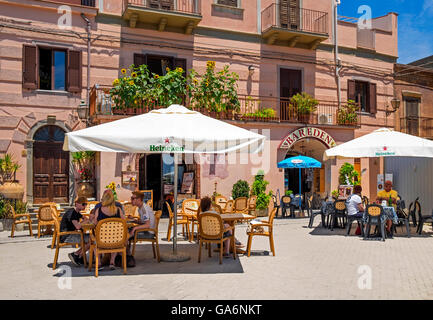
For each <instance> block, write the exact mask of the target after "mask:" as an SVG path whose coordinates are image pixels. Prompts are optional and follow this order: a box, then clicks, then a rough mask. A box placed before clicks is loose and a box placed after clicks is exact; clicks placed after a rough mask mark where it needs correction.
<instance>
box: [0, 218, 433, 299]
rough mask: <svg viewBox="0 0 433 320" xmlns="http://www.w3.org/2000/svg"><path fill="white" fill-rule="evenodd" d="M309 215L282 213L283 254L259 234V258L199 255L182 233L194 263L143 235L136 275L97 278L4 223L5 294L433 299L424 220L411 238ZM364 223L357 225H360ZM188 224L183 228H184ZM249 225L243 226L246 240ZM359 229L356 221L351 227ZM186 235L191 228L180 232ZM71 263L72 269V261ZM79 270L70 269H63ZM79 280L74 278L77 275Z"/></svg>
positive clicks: (278, 229) (278, 231)
mask: <svg viewBox="0 0 433 320" xmlns="http://www.w3.org/2000/svg"><path fill="white" fill-rule="evenodd" d="M318 220H319V218H316V223H315V226H316V227H315V228H312V229H309V228H307V227H306V226H307V224H308V220H307V219H305V218H304V219H302V218H300V219H290V220H289V219H284V220H282V219H276V220H275V222H274V225H275V228H274V232H275V234H274V239H275V248H276V256H275V257H274V256H272V254H269V252H268V250H270V249H269V242H268V240H267V238H261V237H255V238H254V240H253V246H252V248H253V254H252V255H251V257H249V258H248V257H247V256H244V255H239V259H237V260H233V259H224V261H223V264H222V265H219V264H218V255H217V253H213V255H212V258H209V257H208V256H207V253H206V251H205V250H204V249H203V252H202V262H201V263H198V262H197V254H198V245H197V244H196V243H189V242H187V241H184V240H181V241H179V244H178V250H179V252H183V253H187V254H189V255H190V256H191V259H190V260H189V261H187V262H161V263H157V262H156V260H155V259H153V255H152V249H151V247H150V245H149V244H139V245H138V247H137V252H136V261H137V266H136V267H135V268H129V269H128V274H127V275H123V273H122V271H121V270H115V271H108V270H107V271H101V272H100V276H99V277H98V278H95V277H94V275H93V273H89V272H88V271H87V269H84V268H83V267H81V268H78V267H74V266H73V265H72V263H71V262H70V261H69V259H68V257H67V254H68V253H69V252H71V251H72V249H71V248H62V249H60V254H59V267H58V268H57V269H56V270H52V269H51V266H52V262H53V258H54V252H55V250H52V249H50V244H51V238H49V237H45V238H41V239H36V238H30V236H28V235H27V233H26V232H18V233H17V234H18V236H17V237H15V238H13V239H11V238H10V237H9V232H0V257H1V259H0V270H3V272H2V273H1V276H0V277H1V280H0V283H1V287H0V299H195V300H197V299H217V300H225V299H254V300H256V299H259V300H260V299H265V300H266V299H431V298H433V259H432V258H431V257H430V253H432V252H433V233H432V230H431V226H430V225H428V226H425V227H424V232H423V235H422V236H419V235H415V232H414V231H415V230H414V229H412V237H411V238H407V237H406V236H405V232H404V231H403V229H401V228H398V234H397V235H396V236H395V237H394V239H387V240H386V241H385V242H382V241H379V240H363V239H362V238H360V237H357V236H354V235H351V236H349V237H345V236H344V231H343V230H341V229H337V230H334V231H332V232H331V231H329V230H326V229H323V228H321V227H320V226H317V225H318V223H319V222H318ZM354 227H355V225H354ZM166 230H167V220H166V219H163V220H161V225H160V234H159V236H160V239H161V241H160V243H161V246H160V247H161V254H162V255H164V254H168V253H170V252H171V251H172V245H171V244H170V243H168V242H167V241H165V240H164V239H165V237H166ZM179 230H180V229H179ZM245 231H246V225H238V226H237V227H236V235H237V238H238V239H239V240H240V241H242V242H243V243H244V244H246V240H247V237H246V233H245ZM353 232H354V228H353V229H352V233H353ZM180 238H182V237H180ZM68 267H69V268H68ZM64 269H66V271H68V270H70V271H71V277H70V278H68V277H65V276H61V275H62V273H63V272H64V271H63V270H64ZM69 280H70V281H69Z"/></svg>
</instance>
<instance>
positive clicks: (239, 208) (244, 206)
mask: <svg viewBox="0 0 433 320" xmlns="http://www.w3.org/2000/svg"><path fill="white" fill-rule="evenodd" d="M233 212H234V213H248V198H247V197H239V198H236V199H235V202H234V204H233Z"/></svg>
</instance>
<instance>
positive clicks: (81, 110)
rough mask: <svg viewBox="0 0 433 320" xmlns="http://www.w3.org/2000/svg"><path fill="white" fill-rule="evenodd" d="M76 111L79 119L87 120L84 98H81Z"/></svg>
mask: <svg viewBox="0 0 433 320" xmlns="http://www.w3.org/2000/svg"><path fill="white" fill-rule="evenodd" d="M77 113H78V118H80V120H87V103H86V101H85V100H81V102H80V104H79V105H78V108H77Z"/></svg>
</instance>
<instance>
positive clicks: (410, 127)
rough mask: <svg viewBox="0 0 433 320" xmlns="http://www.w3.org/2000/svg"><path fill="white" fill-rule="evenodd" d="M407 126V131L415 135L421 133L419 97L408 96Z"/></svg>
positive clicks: (406, 100)
mask: <svg viewBox="0 0 433 320" xmlns="http://www.w3.org/2000/svg"><path fill="white" fill-rule="evenodd" d="M405 102H406V128H407V131H406V132H407V133H408V134H412V135H414V136H418V135H419V109H418V105H419V99H416V98H406V99H405Z"/></svg>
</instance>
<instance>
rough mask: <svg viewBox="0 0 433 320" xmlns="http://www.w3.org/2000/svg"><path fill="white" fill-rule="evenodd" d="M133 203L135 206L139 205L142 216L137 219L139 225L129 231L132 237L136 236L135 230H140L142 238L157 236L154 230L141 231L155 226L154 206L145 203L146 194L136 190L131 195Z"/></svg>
mask: <svg viewBox="0 0 433 320" xmlns="http://www.w3.org/2000/svg"><path fill="white" fill-rule="evenodd" d="M131 203H132V205H133V206H136V207H138V213H139V214H140V218H139V219H138V221H137V222H138V224H139V225H138V226H136V227H134V228H132V229H131V230H130V231H129V236H130V238H132V237H134V234H135V232H140V234H139V236H140V238H146V239H153V238H154V237H155V233H154V232H153V231H140V230H142V229H148V228H150V229H154V228H155V214H154V212H153V210H152V208H150V207H149V206H148V205H147V204H145V203H144V194H143V193H142V192H139V191H134V192H133V193H132V196H131Z"/></svg>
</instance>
